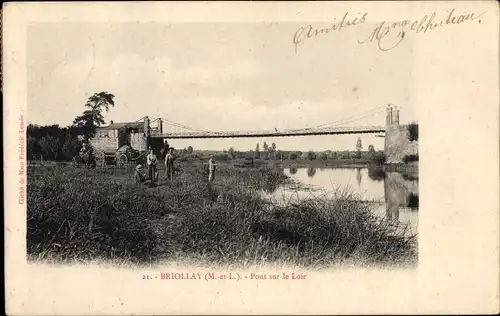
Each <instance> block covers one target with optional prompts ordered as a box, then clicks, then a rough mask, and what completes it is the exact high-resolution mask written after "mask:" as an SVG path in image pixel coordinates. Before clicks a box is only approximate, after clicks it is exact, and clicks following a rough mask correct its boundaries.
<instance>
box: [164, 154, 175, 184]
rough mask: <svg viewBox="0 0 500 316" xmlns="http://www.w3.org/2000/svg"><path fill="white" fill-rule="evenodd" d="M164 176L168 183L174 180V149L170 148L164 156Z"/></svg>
mask: <svg viewBox="0 0 500 316" xmlns="http://www.w3.org/2000/svg"><path fill="white" fill-rule="evenodd" d="M165 176H166V178H167V179H168V180H170V181H172V180H173V179H174V147H170V148H169V152H168V154H167V155H166V156H165Z"/></svg>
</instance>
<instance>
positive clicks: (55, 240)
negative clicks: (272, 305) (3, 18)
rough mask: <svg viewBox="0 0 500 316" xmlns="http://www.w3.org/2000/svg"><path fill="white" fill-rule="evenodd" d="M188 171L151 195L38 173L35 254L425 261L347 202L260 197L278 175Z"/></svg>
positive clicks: (73, 174)
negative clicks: (212, 178) (211, 178)
mask: <svg viewBox="0 0 500 316" xmlns="http://www.w3.org/2000/svg"><path fill="white" fill-rule="evenodd" d="M217 171H218V172H217V174H216V183H215V184H213V185H209V184H208V183H207V172H206V170H205V169H204V168H203V167H200V166H190V165H185V166H181V168H180V170H179V172H178V173H177V174H176V177H175V179H174V181H173V182H172V183H169V182H167V183H165V184H162V185H160V186H158V187H156V188H146V187H143V186H139V185H137V184H135V183H133V174H132V173H131V172H128V171H125V170H78V169H77V170H73V169H69V168H64V167H54V168H43V167H40V168H31V169H30V170H29V175H28V218H27V225H28V233H27V246H28V254H29V255H30V256H31V258H35V259H37V260H48V259H50V260H63V261H68V260H71V261H73V260H83V261H88V260H95V259H99V258H100V259H106V260H108V259H111V260H113V259H118V260H123V261H128V262H131V263H154V262H157V261H162V260H169V259H172V258H181V257H182V258H189V259H192V260H194V261H199V262H208V263H214V264H228V263H229V264H238V265H255V264H269V263H273V262H282V263H285V264H293V265H299V266H311V265H316V266H323V265H330V264H332V263H336V262H340V261H342V260H352V259H353V258H354V259H356V260H359V261H362V262H365V263H402V262H404V263H406V262H414V261H415V260H416V240H415V238H413V237H406V236H405V233H404V232H402V231H400V230H399V229H398V227H397V226H394V225H393V224H392V223H390V222H385V221H380V220H379V219H377V218H376V217H375V215H373V212H372V210H371V207H370V206H369V205H367V204H364V203H360V202H358V200H359V199H358V198H357V197H354V196H353V195H351V194H350V193H348V192H339V193H338V194H336V195H335V197H334V198H331V197H328V198H327V197H318V198H316V199H313V200H304V201H298V202H294V203H293V204H288V205H286V206H280V205H278V204H275V203H273V202H271V201H269V200H266V199H264V198H263V197H262V196H261V195H260V194H258V192H259V190H261V189H262V188H265V189H266V188H267V190H270V191H271V190H273V189H274V188H276V186H277V185H278V184H279V183H281V182H283V181H285V178H286V177H285V176H284V175H283V173H282V172H281V170H277V169H269V168H252V169H233V168H225V169H222V170H217Z"/></svg>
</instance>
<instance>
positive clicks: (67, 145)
mask: <svg viewBox="0 0 500 316" xmlns="http://www.w3.org/2000/svg"><path fill="white" fill-rule="evenodd" d="M78 149H79V148H78V140H77V139H76V137H74V136H72V135H71V134H70V133H68V134H66V138H65V139H64V143H63V146H62V154H63V156H64V158H65V159H66V160H71V159H72V158H73V157H75V156H76V155H77V154H78Z"/></svg>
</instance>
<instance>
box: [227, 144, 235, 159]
mask: <svg viewBox="0 0 500 316" xmlns="http://www.w3.org/2000/svg"><path fill="white" fill-rule="evenodd" d="M227 153H228V154H229V156H230V157H231V159H233V158H234V157H235V152H234V148H233V147H229V150H228V151H227Z"/></svg>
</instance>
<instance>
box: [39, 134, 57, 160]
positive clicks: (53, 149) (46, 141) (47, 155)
mask: <svg viewBox="0 0 500 316" xmlns="http://www.w3.org/2000/svg"><path fill="white" fill-rule="evenodd" d="M39 144H40V147H41V153H42V155H43V157H44V159H47V160H57V158H58V156H59V145H60V142H59V139H58V138H55V137H52V136H45V137H42V139H41V140H40V142H39Z"/></svg>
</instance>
